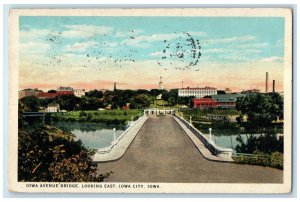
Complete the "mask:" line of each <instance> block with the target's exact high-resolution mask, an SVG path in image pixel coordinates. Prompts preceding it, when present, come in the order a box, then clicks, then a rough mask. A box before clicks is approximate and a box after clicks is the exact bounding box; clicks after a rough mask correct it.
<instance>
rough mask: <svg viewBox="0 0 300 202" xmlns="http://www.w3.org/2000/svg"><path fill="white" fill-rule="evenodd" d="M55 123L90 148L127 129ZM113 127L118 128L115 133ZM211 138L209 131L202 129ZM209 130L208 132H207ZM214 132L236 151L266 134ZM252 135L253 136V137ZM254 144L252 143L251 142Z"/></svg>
mask: <svg viewBox="0 0 300 202" xmlns="http://www.w3.org/2000/svg"><path fill="white" fill-rule="evenodd" d="M53 125H55V126H56V127H58V128H60V129H61V130H63V131H68V132H71V133H73V134H74V135H76V138H75V139H76V140H79V139H80V140H81V141H82V143H83V145H84V146H85V147H87V148H89V149H100V148H104V147H107V146H110V145H111V142H112V141H113V140H114V138H118V137H119V136H120V135H121V134H122V133H123V132H124V131H125V130H126V127H125V126H120V125H106V124H103V123H88V122H54V123H53ZM113 128H115V129H116V131H115V135H114V131H113ZM202 132H203V134H204V135H205V136H206V137H207V138H208V139H209V134H208V131H202ZM205 132H207V133H205ZM214 132H215V131H213V132H212V140H213V141H214V142H215V144H216V145H218V146H221V147H224V148H231V149H233V150H234V151H236V146H238V145H241V143H244V144H245V145H246V146H247V144H248V143H249V142H248V140H249V138H250V139H251V138H252V137H261V136H264V135H265V134H263V133H262V134H242V133H237V132H236V133H234V132H231V133H230V134H228V133H222V132H220V131H218V132H216V133H214ZM271 135H273V136H275V138H276V139H279V137H280V136H282V134H280V133H273V134H271ZM251 136H252V137H251ZM251 144H252V143H251Z"/></svg>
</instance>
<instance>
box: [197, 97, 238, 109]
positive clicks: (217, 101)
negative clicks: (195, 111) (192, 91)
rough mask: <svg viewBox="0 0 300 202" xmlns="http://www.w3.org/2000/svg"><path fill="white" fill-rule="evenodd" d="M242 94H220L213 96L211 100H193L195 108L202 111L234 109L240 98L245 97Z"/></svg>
mask: <svg viewBox="0 0 300 202" xmlns="http://www.w3.org/2000/svg"><path fill="white" fill-rule="evenodd" d="M243 96H244V95H241V94H219V95H212V96H211V97H209V98H196V99H193V102H194V108H200V109H212V108H222V109H233V108H235V106H236V101H237V98H238V97H243Z"/></svg>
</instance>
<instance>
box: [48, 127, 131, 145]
mask: <svg viewBox="0 0 300 202" xmlns="http://www.w3.org/2000/svg"><path fill="white" fill-rule="evenodd" d="M52 124H53V125H54V126H56V127H57V128H59V129H61V130H63V131H68V132H71V133H73V134H74V135H76V138H75V140H79V139H80V140H81V141H82V143H83V145H85V147H87V148H89V149H99V148H104V147H107V146H109V145H111V142H112V141H113V140H114V138H118V137H119V136H120V135H121V134H122V133H123V132H124V131H125V130H126V127H125V126H120V125H106V124H102V123H85V122H54V123H52ZM113 128H116V131H115V135H114V131H113Z"/></svg>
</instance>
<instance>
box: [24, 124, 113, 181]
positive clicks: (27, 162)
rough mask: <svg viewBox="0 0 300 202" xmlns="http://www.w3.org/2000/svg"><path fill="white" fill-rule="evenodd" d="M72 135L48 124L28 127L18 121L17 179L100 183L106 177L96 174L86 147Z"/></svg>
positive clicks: (91, 152)
mask: <svg viewBox="0 0 300 202" xmlns="http://www.w3.org/2000/svg"><path fill="white" fill-rule="evenodd" d="M73 137H74V135H73V134H71V133H66V132H63V131H61V130H59V129H57V128H55V127H52V126H47V125H43V126H39V127H38V128H34V129H32V127H28V125H27V124H26V122H24V121H22V120H19V132H18V181H23V182H92V181H96V182H100V181H103V179H104V178H106V177H108V175H109V173H106V174H104V175H101V174H97V164H95V163H93V162H92V161H91V157H90V156H91V155H92V154H93V153H94V151H92V150H88V149H86V148H85V147H84V146H83V145H82V142H81V141H75V140H74V138H73Z"/></svg>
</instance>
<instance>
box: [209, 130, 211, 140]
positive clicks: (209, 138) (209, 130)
mask: <svg viewBox="0 0 300 202" xmlns="http://www.w3.org/2000/svg"><path fill="white" fill-rule="evenodd" d="M209 140H210V141H211V128H209Z"/></svg>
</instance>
